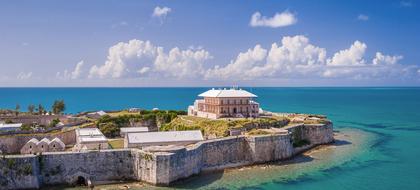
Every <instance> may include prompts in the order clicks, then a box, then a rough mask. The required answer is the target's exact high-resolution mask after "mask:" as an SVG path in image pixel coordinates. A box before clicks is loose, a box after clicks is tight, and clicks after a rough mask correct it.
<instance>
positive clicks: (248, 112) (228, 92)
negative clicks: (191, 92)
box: [188, 88, 260, 119]
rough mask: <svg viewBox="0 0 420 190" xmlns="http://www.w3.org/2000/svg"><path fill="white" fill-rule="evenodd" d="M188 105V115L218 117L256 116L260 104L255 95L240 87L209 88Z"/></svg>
mask: <svg viewBox="0 0 420 190" xmlns="http://www.w3.org/2000/svg"><path fill="white" fill-rule="evenodd" d="M198 96H199V97H203V99H198V100H195V102H194V105H192V106H189V107H188V115H191V116H197V117H204V118H210V119H218V118H223V117H258V114H259V113H258V112H259V107H260V105H259V104H258V103H257V102H255V101H254V100H253V99H254V98H256V97H257V96H256V95H255V94H252V93H250V92H248V91H246V90H242V89H234V88H232V89H218V90H216V89H214V88H213V89H211V90H208V91H206V92H204V93H201V94H200V95H198Z"/></svg>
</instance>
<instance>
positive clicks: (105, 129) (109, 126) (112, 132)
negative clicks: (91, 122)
mask: <svg viewBox="0 0 420 190" xmlns="http://www.w3.org/2000/svg"><path fill="white" fill-rule="evenodd" d="M99 130H101V132H102V133H103V134H104V135H105V136H106V137H116V136H118V133H119V132H120V129H119V128H118V126H117V125H116V124H115V123H112V122H109V123H102V124H101V125H99Z"/></svg>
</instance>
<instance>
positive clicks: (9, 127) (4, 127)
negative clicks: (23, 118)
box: [0, 123, 22, 132]
mask: <svg viewBox="0 0 420 190" xmlns="http://www.w3.org/2000/svg"><path fill="white" fill-rule="evenodd" d="M20 127H22V123H10V124H6V123H0V132H1V131H16V130H18V129H20Z"/></svg>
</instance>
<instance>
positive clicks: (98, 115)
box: [86, 110, 108, 119]
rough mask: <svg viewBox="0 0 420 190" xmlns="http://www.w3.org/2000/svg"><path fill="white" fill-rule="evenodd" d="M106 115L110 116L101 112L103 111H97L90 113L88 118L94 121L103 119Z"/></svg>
mask: <svg viewBox="0 0 420 190" xmlns="http://www.w3.org/2000/svg"><path fill="white" fill-rule="evenodd" d="M105 115H108V114H107V113H106V112H104V111H102V110H101V111H97V112H92V113H88V114H87V115H86V116H87V117H88V118H92V119H99V118H101V117H102V116H105Z"/></svg>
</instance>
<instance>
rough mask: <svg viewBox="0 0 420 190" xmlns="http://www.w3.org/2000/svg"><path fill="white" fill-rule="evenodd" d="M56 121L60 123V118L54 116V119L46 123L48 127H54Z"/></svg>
mask: <svg viewBox="0 0 420 190" xmlns="http://www.w3.org/2000/svg"><path fill="white" fill-rule="evenodd" d="M58 123H60V119H58V118H55V119H53V120H52V121H51V122H50V123H49V124H48V127H49V128H51V127H55V126H56V125H57V124H58Z"/></svg>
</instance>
